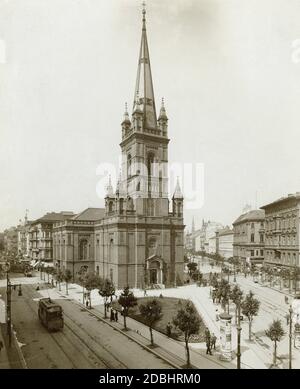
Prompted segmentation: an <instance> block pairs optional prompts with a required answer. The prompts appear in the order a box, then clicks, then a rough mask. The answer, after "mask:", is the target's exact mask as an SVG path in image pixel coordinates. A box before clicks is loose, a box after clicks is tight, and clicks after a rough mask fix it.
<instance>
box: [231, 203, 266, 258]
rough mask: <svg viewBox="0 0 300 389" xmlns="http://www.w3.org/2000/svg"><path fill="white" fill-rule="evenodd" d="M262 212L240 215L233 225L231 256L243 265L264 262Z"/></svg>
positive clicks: (263, 214)
mask: <svg viewBox="0 0 300 389" xmlns="http://www.w3.org/2000/svg"><path fill="white" fill-rule="evenodd" d="M264 220H265V212H264V211H263V210H253V211H249V212H247V213H244V214H242V215H241V216H240V217H239V218H238V219H237V220H236V221H235V222H234V223H233V230H234V239H233V256H234V257H237V258H238V259H239V261H240V262H241V263H243V264H248V265H250V264H261V263H263V260H264Z"/></svg>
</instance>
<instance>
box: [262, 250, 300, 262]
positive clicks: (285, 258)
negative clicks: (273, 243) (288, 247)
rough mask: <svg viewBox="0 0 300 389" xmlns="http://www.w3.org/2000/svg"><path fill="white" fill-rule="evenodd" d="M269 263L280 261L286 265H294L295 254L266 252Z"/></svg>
mask: <svg viewBox="0 0 300 389" xmlns="http://www.w3.org/2000/svg"><path fill="white" fill-rule="evenodd" d="M265 259H267V260H269V261H278V260H280V261H281V262H282V263H283V264H286V265H296V264H297V263H296V261H297V257H296V254H295V253H281V252H279V251H267V252H266V258H265Z"/></svg>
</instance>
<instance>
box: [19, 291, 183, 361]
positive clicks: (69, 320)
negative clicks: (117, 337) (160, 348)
mask: <svg viewBox="0 0 300 389" xmlns="http://www.w3.org/2000/svg"><path fill="white" fill-rule="evenodd" d="M23 296H24V297H25V299H24V302H25V303H26V305H27V306H28V307H29V309H30V310H31V311H32V312H33V313H34V315H35V316H36V318H37V320H38V313H37V311H38V304H36V302H35V301H34V299H39V298H40V297H41V296H40V295H38V293H37V292H36V290H35V286H33V285H26V287H24V288H23ZM63 301H65V302H67V301H68V303H71V304H72V305H75V306H76V307H77V308H81V310H82V307H81V305H80V304H77V303H75V302H73V301H72V300H67V299H65V300H63ZM62 305H64V303H63V302H62ZM86 311H87V312H88V313H89V315H90V316H93V318H95V319H96V320H98V321H100V322H102V323H101V324H102V325H106V326H109V327H112V328H113V329H114V330H115V331H118V329H116V328H114V327H113V326H110V324H109V323H107V322H106V321H105V320H102V319H101V318H100V317H98V315H95V314H93V313H92V312H90V311H89V310H86ZM41 326H42V324H41ZM64 327H65V329H66V331H64V330H63V331H58V332H55V333H51V332H48V331H47V334H48V335H49V336H50V337H51V339H52V340H53V342H54V343H55V344H56V345H57V347H58V348H59V349H60V350H61V352H62V353H63V354H64V356H65V358H66V359H67V360H68V363H69V364H70V368H72V369H78V368H87V369H90V368H95V369H129V367H128V366H127V365H126V364H125V363H124V362H122V361H121V360H120V359H119V358H118V357H117V356H115V355H114V352H113V350H110V349H109V346H108V347H107V345H103V343H102V342H101V343H100V339H99V337H98V336H97V335H96V336H94V335H92V334H91V333H89V332H88V331H85V330H84V329H83V324H82V323H79V322H78V321H77V320H76V319H74V317H72V316H71V315H70V314H69V313H68V312H66V310H65V309H64ZM43 328H44V327H43ZM118 332H120V331H118ZM122 334H123V335H125V336H126V337H127V338H128V340H130V341H131V342H133V343H135V344H136V345H138V346H139V347H140V348H141V349H143V350H144V352H145V350H146V351H147V352H149V353H151V354H153V355H154V356H155V357H156V359H158V360H161V361H162V362H163V363H164V364H166V367H165V368H169V367H171V368H174V367H175V368H178V369H180V367H179V366H175V364H174V363H172V362H170V361H168V360H167V358H164V357H163V356H160V355H158V354H157V353H155V352H153V351H152V350H151V349H150V350H148V348H147V347H144V345H142V344H140V343H139V342H137V341H136V340H135V339H131V337H130V336H128V335H127V334H124V333H122ZM25 342H26V340H25ZM69 346H71V347H69ZM97 348H99V349H98V350H97ZM43 353H44V355H45V357H46V358H47V360H49V364H50V365H51V368H59V367H58V366H57V361H55V360H54V359H53V358H51V355H50V354H49V353H47V351H46V350H43ZM78 354H80V359H81V362H79V359H78ZM83 359H84V363H83ZM82 365H85V366H87V367H83V366H82Z"/></svg>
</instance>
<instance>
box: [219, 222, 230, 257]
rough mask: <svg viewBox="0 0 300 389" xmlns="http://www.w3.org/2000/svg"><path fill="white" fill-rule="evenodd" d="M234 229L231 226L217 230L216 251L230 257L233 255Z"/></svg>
mask: <svg viewBox="0 0 300 389" xmlns="http://www.w3.org/2000/svg"><path fill="white" fill-rule="evenodd" d="M233 236H234V232H233V229H231V228H230V227H226V228H223V229H221V230H218V231H216V253H217V254H219V255H221V256H222V257H224V258H226V259H228V258H232V257H233Z"/></svg>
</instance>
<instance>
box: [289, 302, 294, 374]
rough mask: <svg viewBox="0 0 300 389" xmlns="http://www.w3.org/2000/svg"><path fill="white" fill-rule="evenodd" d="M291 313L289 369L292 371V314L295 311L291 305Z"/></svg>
mask: <svg viewBox="0 0 300 389" xmlns="http://www.w3.org/2000/svg"><path fill="white" fill-rule="evenodd" d="M289 313H290V320H289V323H290V333H289V338H290V339H289V369H292V336H293V323H292V314H293V309H292V306H291V305H290V309H289Z"/></svg>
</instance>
